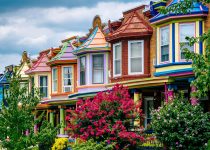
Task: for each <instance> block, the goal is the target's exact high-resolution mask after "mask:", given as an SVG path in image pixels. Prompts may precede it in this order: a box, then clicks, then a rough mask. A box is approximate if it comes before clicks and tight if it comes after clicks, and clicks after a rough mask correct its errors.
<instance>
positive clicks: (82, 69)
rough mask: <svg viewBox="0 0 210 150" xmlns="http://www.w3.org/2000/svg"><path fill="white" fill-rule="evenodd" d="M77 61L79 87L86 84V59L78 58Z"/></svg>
mask: <svg viewBox="0 0 210 150" xmlns="http://www.w3.org/2000/svg"><path fill="white" fill-rule="evenodd" d="M79 61H80V85H85V84H86V82H85V78H86V77H85V76H86V73H85V69H86V57H85V56H83V57H80V60H79Z"/></svg>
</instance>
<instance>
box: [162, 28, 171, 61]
mask: <svg viewBox="0 0 210 150" xmlns="http://www.w3.org/2000/svg"><path fill="white" fill-rule="evenodd" d="M160 40H161V41H160V54H161V58H160V59H161V60H160V61H161V62H166V61H169V26H166V27H162V28H161V29H160Z"/></svg>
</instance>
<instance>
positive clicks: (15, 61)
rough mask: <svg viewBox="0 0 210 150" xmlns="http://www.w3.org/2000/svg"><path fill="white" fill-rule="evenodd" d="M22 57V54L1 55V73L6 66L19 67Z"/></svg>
mask: <svg viewBox="0 0 210 150" xmlns="http://www.w3.org/2000/svg"><path fill="white" fill-rule="evenodd" d="M20 59H21V55H20V54H5V55H4V54H0V64H1V66H0V73H3V72H4V70H5V68H4V67H5V66H9V65H19V64H20Z"/></svg>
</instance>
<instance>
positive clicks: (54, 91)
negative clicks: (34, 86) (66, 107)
mask: <svg viewBox="0 0 210 150" xmlns="http://www.w3.org/2000/svg"><path fill="white" fill-rule="evenodd" d="M53 70H57V80H56V81H57V90H54V82H55V80H54V74H53ZM56 92H58V68H57V67H54V68H52V93H56Z"/></svg>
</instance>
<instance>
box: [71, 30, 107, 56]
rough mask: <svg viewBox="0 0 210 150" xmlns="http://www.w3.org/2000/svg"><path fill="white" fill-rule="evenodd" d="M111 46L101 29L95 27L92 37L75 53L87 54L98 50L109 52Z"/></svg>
mask: <svg viewBox="0 0 210 150" xmlns="http://www.w3.org/2000/svg"><path fill="white" fill-rule="evenodd" d="M109 49H110V48H109V44H108V42H107V41H106V39H105V36H104V34H103V32H102V31H101V29H100V28H99V27H95V29H94V30H93V31H92V33H91V34H90V36H89V37H88V38H87V40H85V42H84V43H82V45H81V46H79V47H78V48H77V49H75V50H74V51H73V53H74V54H81V53H86V52H94V51H98V50H109Z"/></svg>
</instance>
